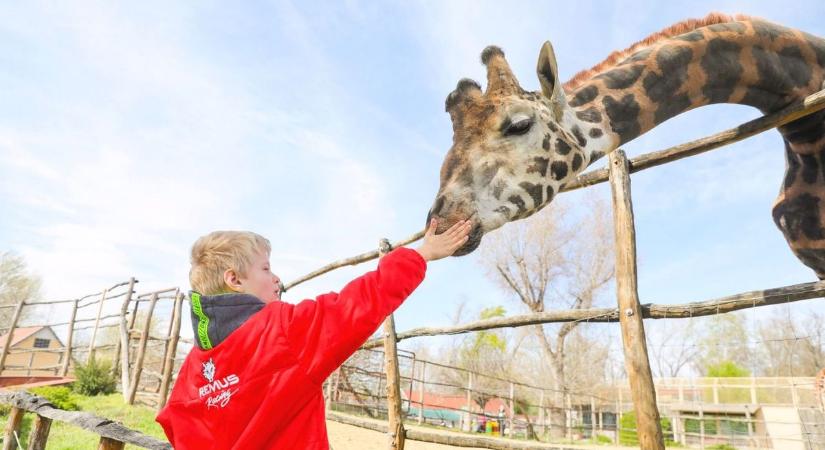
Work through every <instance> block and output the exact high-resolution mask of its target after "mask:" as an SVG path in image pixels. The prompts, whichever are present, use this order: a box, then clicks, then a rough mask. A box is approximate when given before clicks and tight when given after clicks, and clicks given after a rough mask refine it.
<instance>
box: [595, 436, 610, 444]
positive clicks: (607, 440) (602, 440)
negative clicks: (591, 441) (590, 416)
mask: <svg viewBox="0 0 825 450" xmlns="http://www.w3.org/2000/svg"><path fill="white" fill-rule="evenodd" d="M596 443H597V444H612V443H613V439H610V438H609V437H607V436H605V435H603V434H597V435H596Z"/></svg>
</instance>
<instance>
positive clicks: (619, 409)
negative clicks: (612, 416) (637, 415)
mask: <svg viewBox="0 0 825 450" xmlns="http://www.w3.org/2000/svg"><path fill="white" fill-rule="evenodd" d="M617 390H618V391H619V396H618V400H616V443H617V444H618V443H619V438H621V434H620V431H621V429H622V409H623V408H624V402H623V399H622V387H621V386H619V388H618V389H617Z"/></svg>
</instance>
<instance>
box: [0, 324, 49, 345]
mask: <svg viewBox="0 0 825 450" xmlns="http://www.w3.org/2000/svg"><path fill="white" fill-rule="evenodd" d="M43 328H46V327H45V326H39V327H22V328H15V329H14V334H13V335H12V336H11V343H10V344H9V346H10V347H14V346H15V345H17V344H19V343H20V342H22V341H24V340H26V338H28V337H29V336H31V335H33V334H34V333H37V332H38V331H40V330H42V329H43ZM8 335H9V333H5V334H4V335H2V336H0V344H2V343H3V342H6V337H7V336H8Z"/></svg>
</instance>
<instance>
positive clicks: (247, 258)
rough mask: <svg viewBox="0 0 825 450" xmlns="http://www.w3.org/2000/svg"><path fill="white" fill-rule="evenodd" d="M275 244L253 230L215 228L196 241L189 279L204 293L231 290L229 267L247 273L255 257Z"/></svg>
mask: <svg viewBox="0 0 825 450" xmlns="http://www.w3.org/2000/svg"><path fill="white" fill-rule="evenodd" d="M271 250H272V247H271V246H270V244H269V241H268V240H267V239H266V238H265V237H263V236H261V235H259V234H256V233H253V232H251V231H213V232H211V233H209V234H207V235H206V236H201V237H200V238H198V240H197V241H195V244H194V245H192V256H191V260H190V262H191V264H192V268H191V269H189V283H190V284H191V285H192V290H193V291H195V292H198V293H201V294H204V295H214V294H221V293H225V292H231V291H230V289H229V287H228V286H227V285H226V282H225V281H224V279H223V274H224V272H226V271H227V270H228V269H233V270H235V272H236V273H237V274H238V275H239V276H246V273H247V269H248V268H249V265H250V264H251V263H252V259H253V258H254V257H255V255H257V254H261V253H262V252H266V254H267V256H269V253H270V252H271Z"/></svg>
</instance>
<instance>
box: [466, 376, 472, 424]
mask: <svg viewBox="0 0 825 450" xmlns="http://www.w3.org/2000/svg"><path fill="white" fill-rule="evenodd" d="M472 401H473V372H470V371H467V431H470V432H472V431H473V407H472V405H473V403H472Z"/></svg>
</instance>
